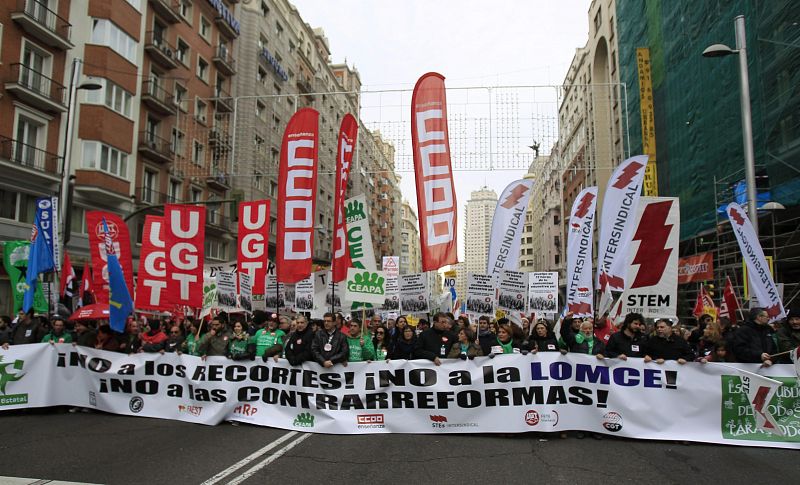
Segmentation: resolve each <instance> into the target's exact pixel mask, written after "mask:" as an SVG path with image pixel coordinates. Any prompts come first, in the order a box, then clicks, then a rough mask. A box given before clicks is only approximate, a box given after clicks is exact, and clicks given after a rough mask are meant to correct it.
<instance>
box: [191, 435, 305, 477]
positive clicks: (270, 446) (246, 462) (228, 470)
mask: <svg viewBox="0 0 800 485" xmlns="http://www.w3.org/2000/svg"><path fill="white" fill-rule="evenodd" d="M298 434H300V433H299V432H298V431H290V432H288V433H286V434H285V435H283V436H281V437H280V438H278V439H276V440H275V441H273V442H272V443H270V444H268V445H267V446H265V447H263V448H261V449H260V450H258V451H256V452H255V453H252V454H250V455H248V456H247V457H245V458H244V459H242V460H240V461H238V462H236V463H234V464H233V465H231V466H229V467H228V468H226V469H224V470H222V471H221V472H219V473H217V474H216V475H214V476H213V477H211V478H209V479H208V480H206V481H205V482H203V483H202V484H201V485H213V484H214V483H217V482H219V481H220V480H221V479H223V478H225V477H227V476H228V475H230V474H231V473H233V472H235V471H236V470H238V469H240V468H242V467H245V466H247V465H249V464H250V463H252V462H253V461H255V460H256V458H258V457H260V456H261V455H263V454H264V453H266V452H268V451H269V450H271V449H273V448H275V447H276V446H278V445H280V444H282V443H283V442H284V441H286V440H288V439H290V438H292V437H294V436H296V435H298Z"/></svg>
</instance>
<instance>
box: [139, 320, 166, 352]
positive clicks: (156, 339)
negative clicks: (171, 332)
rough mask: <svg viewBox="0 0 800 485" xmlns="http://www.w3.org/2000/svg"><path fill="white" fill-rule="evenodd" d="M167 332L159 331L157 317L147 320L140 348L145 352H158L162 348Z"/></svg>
mask: <svg viewBox="0 0 800 485" xmlns="http://www.w3.org/2000/svg"><path fill="white" fill-rule="evenodd" d="M166 340H167V334H165V333H164V332H162V331H161V322H160V321H158V319H153V320H149V321H148V322H147V332H145V333H143V334H142V350H143V351H145V352H160V351H161V349H163V348H164V342H165V341H166Z"/></svg>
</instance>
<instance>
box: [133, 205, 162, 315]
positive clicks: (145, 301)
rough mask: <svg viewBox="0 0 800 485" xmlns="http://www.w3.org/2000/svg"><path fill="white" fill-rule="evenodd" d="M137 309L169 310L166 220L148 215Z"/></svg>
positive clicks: (145, 221) (140, 265)
mask: <svg viewBox="0 0 800 485" xmlns="http://www.w3.org/2000/svg"><path fill="white" fill-rule="evenodd" d="M137 282H138V285H137V287H136V308H140V309H147V310H169V309H170V308H171V306H170V305H168V304H167V303H168V302H167V298H166V295H167V292H166V288H167V253H166V244H165V243H164V218H163V217H161V216H153V215H148V216H147V217H145V219H144V229H143V231H142V250H141V252H140V253H139V279H138V280H137Z"/></svg>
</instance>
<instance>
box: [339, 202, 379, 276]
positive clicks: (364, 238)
mask: <svg viewBox="0 0 800 485" xmlns="http://www.w3.org/2000/svg"><path fill="white" fill-rule="evenodd" d="M368 212H369V208H368V207H367V198H366V196H365V195H364V194H360V195H356V196H354V197H350V198H349V199H347V200H346V201H345V202H344V216H345V220H346V222H347V244H348V246H349V249H350V260H351V261H352V263H353V267H354V268H359V269H368V270H370V271H376V270H377V269H378V267H377V265H376V264H375V250H374V249H373V247H372V233H371V232H369V217H368V216H367V213H368Z"/></svg>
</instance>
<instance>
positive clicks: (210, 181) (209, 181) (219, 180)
mask: <svg viewBox="0 0 800 485" xmlns="http://www.w3.org/2000/svg"><path fill="white" fill-rule="evenodd" d="M206 185H208V186H209V187H210V188H212V189H217V190H230V188H231V181H230V177H229V175H228V174H227V173H226V172H225V171H223V170H222V169H221V168H220V167H211V175H210V176H209V177H207V178H206Z"/></svg>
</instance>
